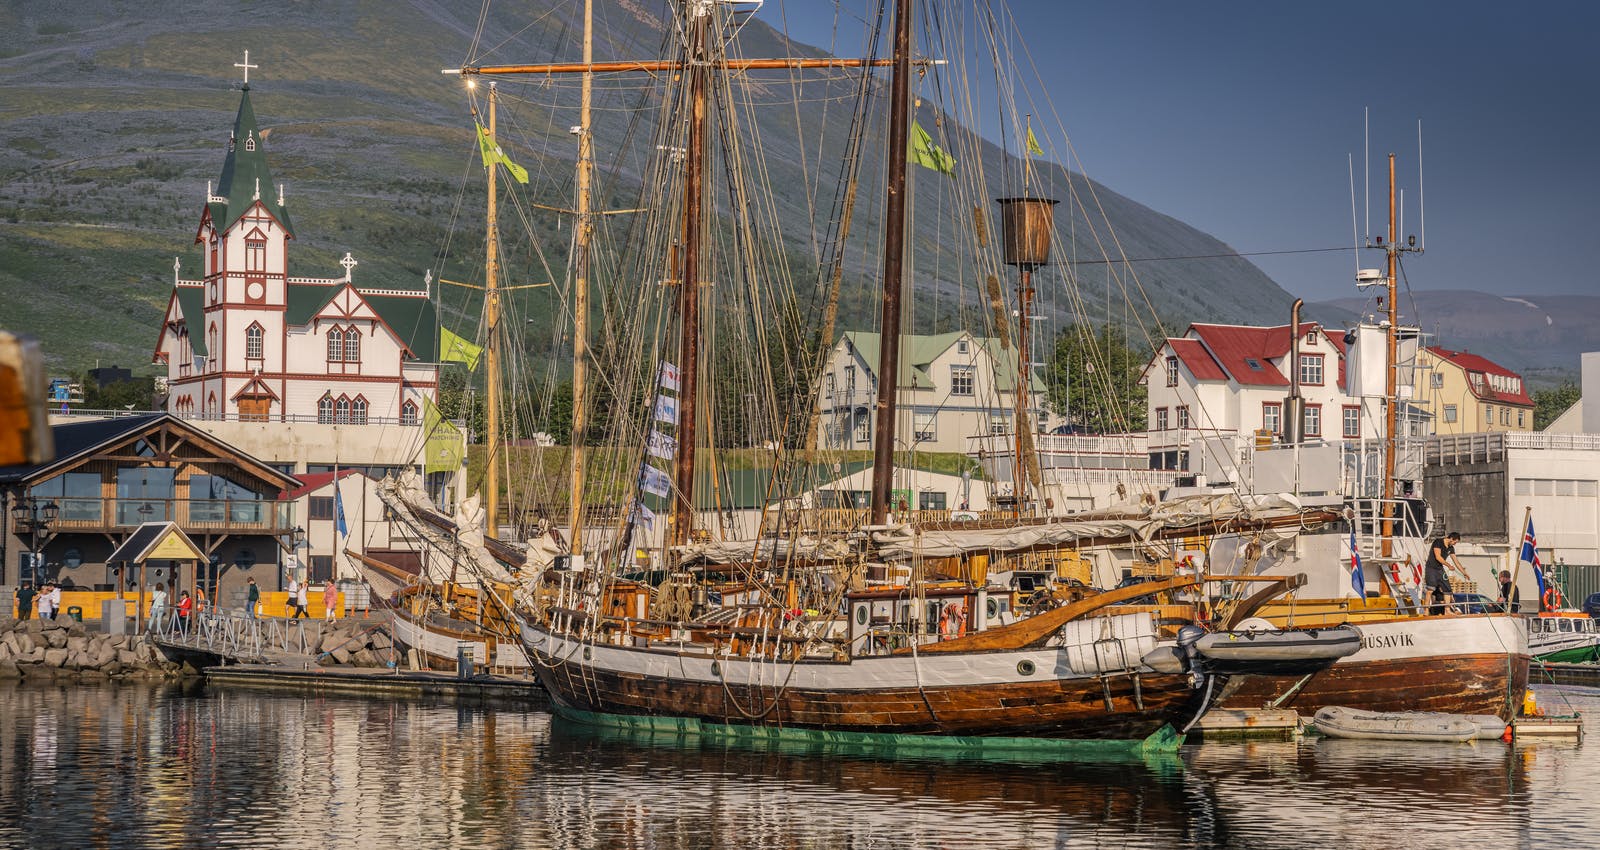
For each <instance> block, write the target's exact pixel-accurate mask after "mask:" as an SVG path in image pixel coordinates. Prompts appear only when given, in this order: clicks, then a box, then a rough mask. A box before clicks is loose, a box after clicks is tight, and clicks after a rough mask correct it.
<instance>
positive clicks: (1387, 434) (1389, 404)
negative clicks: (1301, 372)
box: [1382, 154, 1400, 558]
mask: <svg viewBox="0 0 1600 850" xmlns="http://www.w3.org/2000/svg"><path fill="white" fill-rule="evenodd" d="M1395 227H1396V224H1395V205H1394V154H1389V244H1388V245H1387V246H1386V247H1385V248H1384V253H1385V254H1387V255H1388V259H1389V269H1388V272H1389V276H1388V280H1387V281H1386V282H1385V283H1386V285H1387V292H1386V295H1387V297H1388V299H1389V327H1388V330H1387V332H1386V333H1385V334H1384V360H1383V364H1384V370H1383V431H1384V433H1383V544H1382V545H1383V549H1382V552H1383V556H1384V557H1386V558H1387V557H1389V556H1390V545H1391V544H1390V541H1391V539H1392V537H1393V535H1394V505H1393V503H1392V501H1391V500H1392V499H1393V498H1394V470H1395V451H1396V447H1397V445H1398V441H1397V435H1396V434H1395V431H1396V429H1397V428H1398V427H1399V424H1400V412H1399V410H1398V408H1399V406H1400V405H1399V399H1398V398H1397V396H1398V395H1399V376H1398V374H1397V372H1396V370H1397V369H1398V368H1399V363H1398V361H1399V359H1400V343H1399V332H1400V308H1399V306H1398V305H1397V304H1396V303H1395V294H1396V289H1397V287H1396V285H1395V281H1396V279H1397V278H1398V277H1399V265H1400V243H1399V242H1398V241H1397V239H1396V237H1397V236H1398V234H1397V232H1396V230H1395Z"/></svg>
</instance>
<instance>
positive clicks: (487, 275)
mask: <svg viewBox="0 0 1600 850" xmlns="http://www.w3.org/2000/svg"><path fill="white" fill-rule="evenodd" d="M494 113H495V86H494V83H490V84H489V142H490V143H491V144H498V142H496V141H495V114H494ZM488 171H489V207H488V215H487V217H486V218H487V230H488V243H487V244H486V245H485V247H484V263H483V324H484V327H485V328H486V329H487V331H488V333H487V339H486V340H485V348H484V353H483V362H484V396H485V398H484V436H485V439H486V446H485V453H484V464H483V489H484V499H483V510H484V531H485V532H486V533H487V534H488V535H489V536H490V537H499V536H500V535H499V530H500V525H499V523H500V472H499V468H498V467H497V466H496V462H497V461H498V459H499V452H500V392H499V389H500V289H499V268H498V266H499V256H498V252H499V242H500V237H499V233H498V227H499V223H498V221H497V219H496V217H495V216H496V212H495V192H496V188H495V186H496V180H495V173H496V172H497V171H499V168H498V166H497V165H495V164H493V163H491V164H490V166H489V169H488Z"/></svg>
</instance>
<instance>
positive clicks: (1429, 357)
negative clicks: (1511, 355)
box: [1420, 345, 1533, 434]
mask: <svg viewBox="0 0 1600 850" xmlns="http://www.w3.org/2000/svg"><path fill="white" fill-rule="evenodd" d="M1420 360H1421V365H1422V367H1423V369H1424V370H1425V372H1424V374H1426V375H1427V379H1426V380H1425V381H1424V382H1423V389H1422V400H1424V401H1426V402H1427V403H1428V404H1429V405H1430V406H1431V407H1432V408H1433V413H1434V423H1435V424H1434V433H1436V434H1476V433H1482V432H1485V431H1532V430H1533V397H1532V396H1530V395H1529V394H1528V385H1527V384H1526V383H1525V382H1524V381H1523V380H1522V376H1521V375H1518V374H1517V373H1516V372H1513V371H1511V370H1510V369H1507V368H1506V367H1504V366H1501V365H1500V364H1498V363H1495V362H1494V361H1492V360H1490V359H1489V358H1487V357H1484V356H1483V355H1481V354H1473V353H1471V352H1469V351H1453V350H1451V349H1448V348H1443V347H1441V346H1437V345H1430V346H1428V347H1427V348H1424V349H1423V350H1422V354H1421V355H1420Z"/></svg>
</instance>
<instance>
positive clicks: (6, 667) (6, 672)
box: [0, 659, 22, 681]
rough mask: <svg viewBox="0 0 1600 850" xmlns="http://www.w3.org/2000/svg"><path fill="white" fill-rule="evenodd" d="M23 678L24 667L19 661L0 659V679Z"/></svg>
mask: <svg viewBox="0 0 1600 850" xmlns="http://www.w3.org/2000/svg"><path fill="white" fill-rule="evenodd" d="M20 678H22V668H20V667H18V666H17V662H15V661H11V660H9V659H8V660H5V661H0V680H6V681H9V680H14V679H20Z"/></svg>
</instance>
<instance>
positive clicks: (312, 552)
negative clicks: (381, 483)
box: [280, 469, 424, 584]
mask: <svg viewBox="0 0 1600 850" xmlns="http://www.w3.org/2000/svg"><path fill="white" fill-rule="evenodd" d="M299 479H300V481H301V486H299V487H297V488H295V489H293V490H290V491H287V492H285V493H283V494H281V496H280V498H281V499H285V500H288V501H292V502H294V503H295V506H294V516H295V517H296V518H297V521H298V522H299V525H298V526H297V528H296V533H295V534H294V535H293V537H294V539H293V540H292V541H291V542H292V544H293V545H294V546H295V547H296V553H295V554H296V561H295V562H293V563H294V564H295V566H296V567H298V568H299V570H300V572H299V574H298V575H296V576H295V578H299V579H302V580H305V579H309V580H310V581H311V582H313V583H316V584H320V583H321V582H324V581H327V580H328V579H330V578H331V579H333V580H335V581H349V582H355V581H360V580H361V578H362V575H361V572H360V570H359V568H358V567H357V566H356V565H355V564H354V563H353V562H352V561H351V560H350V559H349V558H348V557H346V556H345V554H344V553H345V551H346V550H348V551H351V552H357V553H360V554H364V555H370V556H371V557H374V558H377V559H378V560H381V561H384V562H385V563H390V564H396V565H399V566H412V567H415V566H418V565H419V563H420V561H419V559H420V558H421V557H423V555H422V553H421V550H422V549H423V548H424V547H423V545H422V539H421V538H420V537H419V536H418V535H416V534H415V533H414V532H413V531H412V530H411V529H410V528H408V527H407V526H406V525H405V524H404V523H402V522H399V521H398V520H395V519H393V518H392V517H391V515H390V512H389V511H388V510H387V509H386V508H385V506H384V504H383V501H382V500H381V499H379V498H378V493H377V482H376V481H374V480H372V479H371V478H369V477H368V476H366V475H365V474H363V473H362V472H360V471H358V470H354V469H340V470H339V471H338V472H336V473H335V472H318V473H310V474H301V475H300V476H299ZM336 479H337V480H336ZM341 507H342V508H343V513H344V530H343V532H341V531H340V530H339V519H338V517H339V512H340V511H339V509H340V508H341Z"/></svg>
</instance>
